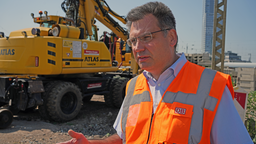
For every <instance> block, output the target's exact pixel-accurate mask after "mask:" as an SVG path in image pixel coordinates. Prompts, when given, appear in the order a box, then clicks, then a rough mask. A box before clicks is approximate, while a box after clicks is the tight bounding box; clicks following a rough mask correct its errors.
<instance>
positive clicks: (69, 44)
mask: <svg viewBox="0 0 256 144" xmlns="http://www.w3.org/2000/svg"><path fill="white" fill-rule="evenodd" d="M72 45H73V42H72V41H66V40H64V41H63V47H72Z"/></svg>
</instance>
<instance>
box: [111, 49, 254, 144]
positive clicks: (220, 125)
mask: <svg viewBox="0 0 256 144" xmlns="http://www.w3.org/2000/svg"><path fill="white" fill-rule="evenodd" d="M178 55H179V54H178ZM179 57H180V58H179V59H178V60H177V61H176V62H175V63H174V64H173V65H172V66H170V67H169V68H168V69H166V70H165V71H164V72H163V73H162V74H161V75H160V77H159V78H158V80H156V79H154V78H153V77H152V75H151V74H150V73H149V72H147V71H144V72H143V75H144V76H145V77H146V79H147V80H148V86H149V88H150V92H151V94H152V97H153V113H154V112H155V110H156V108H157V106H158V104H159V102H160V100H161V98H162V95H163V94H164V92H165V91H166V89H167V88H168V86H169V85H170V84H171V83H172V81H173V80H174V79H175V77H176V76H177V75H178V73H179V72H180V70H181V68H182V67H183V66H184V64H185V63H186V62H187V59H186V57H185V55H184V53H183V54H181V55H179ZM122 109H123V107H121V109H120V111H119V113H118V116H117V118H116V121H115V123H114V125H113V127H114V128H115V129H116V131H117V134H118V135H119V136H120V138H122V137H123V134H122V130H121V115H122ZM210 137H211V143H213V144H253V142H252V140H251V138H250V136H249V134H248V132H247V130H246V128H245V126H244V124H243V122H242V119H241V118H240V116H239V114H238V112H237V110H236V108H235V105H234V103H233V99H232V96H231V94H230V91H229V89H228V87H227V86H226V87H225V89H224V92H223V94H222V99H221V101H220V104H219V107H218V110H217V112H216V115H215V118H214V121H213V125H212V129H211V136H210Z"/></svg>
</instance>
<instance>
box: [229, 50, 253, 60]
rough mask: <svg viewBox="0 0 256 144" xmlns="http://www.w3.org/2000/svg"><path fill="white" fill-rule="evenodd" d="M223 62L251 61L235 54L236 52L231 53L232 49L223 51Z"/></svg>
mask: <svg viewBox="0 0 256 144" xmlns="http://www.w3.org/2000/svg"><path fill="white" fill-rule="evenodd" d="M224 62H226V63H229V62H243V63H250V62H251V61H246V60H242V59H241V56H239V55H237V53H233V52H232V51H227V52H225V59H224Z"/></svg>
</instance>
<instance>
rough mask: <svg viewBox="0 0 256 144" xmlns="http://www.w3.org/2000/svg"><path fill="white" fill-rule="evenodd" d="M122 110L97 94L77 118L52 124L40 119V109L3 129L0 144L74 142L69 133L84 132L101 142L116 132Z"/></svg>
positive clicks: (84, 106) (20, 116)
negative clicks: (108, 104) (71, 131)
mask: <svg viewBox="0 0 256 144" xmlns="http://www.w3.org/2000/svg"><path fill="white" fill-rule="evenodd" d="M118 111H119V109H114V108H109V107H107V106H106V105H105V103H104V98H103V96H100V95H94V96H93V98H92V100H91V101H90V102H88V103H84V105H83V107H82V110H81V111H80V113H79V115H78V116H77V118H76V119H74V120H72V121H69V122H65V123H57V122H49V121H43V120H41V118H40V115H39V112H38V111H37V110H35V111H33V112H27V113H24V112H23V113H20V114H19V115H15V116H14V120H13V122H12V124H11V126H10V127H8V128H7V129H3V130H0V144H8V143H9V144H48V143H49V144H53V143H57V142H63V141H67V140H70V139H71V137H70V136H69V135H68V133H67V132H68V130H69V129H73V130H74V131H76V132H80V133H83V134H84V135H85V136H86V137H87V138H88V139H95V138H96V139H101V138H105V137H108V136H110V135H112V134H114V133H116V132H115V130H114V129H113V123H114V121H115V118H116V116H117V114H118Z"/></svg>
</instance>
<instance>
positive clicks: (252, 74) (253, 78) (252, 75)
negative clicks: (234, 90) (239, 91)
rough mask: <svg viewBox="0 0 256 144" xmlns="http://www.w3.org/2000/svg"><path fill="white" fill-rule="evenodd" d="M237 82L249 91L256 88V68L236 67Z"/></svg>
mask: <svg viewBox="0 0 256 144" xmlns="http://www.w3.org/2000/svg"><path fill="white" fill-rule="evenodd" d="M235 71H236V72H237V81H236V84H237V85H240V87H241V88H243V89H244V90H246V91H247V92H248V93H249V92H251V91H255V90H256V68H236V69H235Z"/></svg>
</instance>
